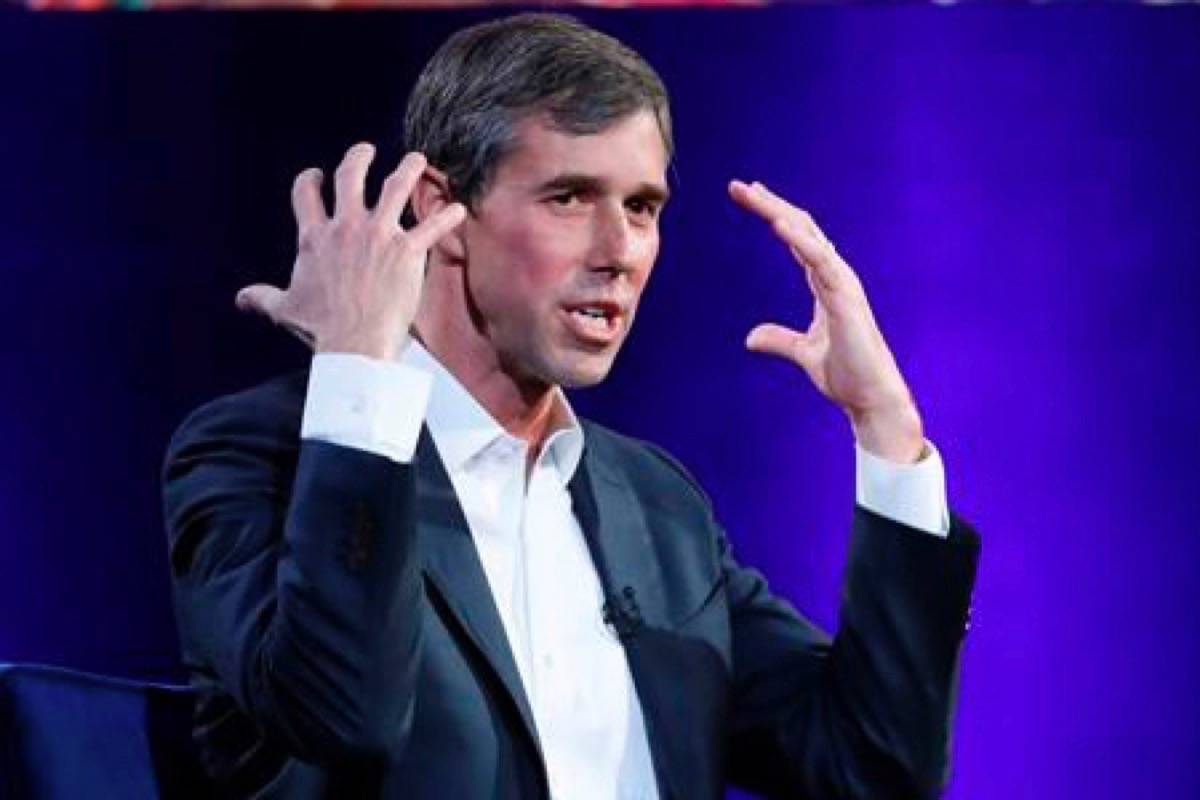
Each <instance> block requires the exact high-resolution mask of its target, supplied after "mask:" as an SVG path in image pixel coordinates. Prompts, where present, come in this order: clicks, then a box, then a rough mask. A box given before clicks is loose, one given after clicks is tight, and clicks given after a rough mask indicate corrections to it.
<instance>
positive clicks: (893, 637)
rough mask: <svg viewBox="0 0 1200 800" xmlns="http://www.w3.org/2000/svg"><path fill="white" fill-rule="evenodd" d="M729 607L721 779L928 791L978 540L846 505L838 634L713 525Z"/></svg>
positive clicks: (936, 773) (763, 785) (944, 750)
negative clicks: (728, 705)
mask: <svg viewBox="0 0 1200 800" xmlns="http://www.w3.org/2000/svg"><path fill="white" fill-rule="evenodd" d="M719 541H720V548H721V553H722V562H723V566H722V571H723V575H724V580H725V582H726V592H727V598H728V602H729V608H730V616H731V632H732V637H733V663H734V676H733V680H734V687H733V692H734V694H733V708H732V727H731V739H730V743H729V748H730V750H729V756H730V762H729V765H730V773H731V777H732V779H733V780H734V781H735V782H737V783H740V784H742V785H745V786H747V787H749V788H752V789H754V790H756V791H759V792H761V793H763V794H765V795H767V796H770V797H803V798H814V799H817V798H819V799H821V800H830V799H832V798H862V799H864V800H865V798H871V800H889V799H892V798H894V799H896V800H900V799H901V798H904V799H907V798H933V797H937V796H938V795H939V793H940V791H941V788H942V786H943V785H944V782H945V779H946V777H947V772H948V752H949V739H950V727H951V724H952V716H953V707H954V700H955V694H956V685H957V669H958V661H959V653H960V650H961V646H962V643H963V637H964V632H965V627H966V620H967V615H968V606H969V602H970V595H971V589H972V586H973V584H974V577H975V568H976V563H977V558H978V552H979V540H978V537H977V535H976V534H975V533H974V532H973V531H972V530H971V529H970V528H969V527H968V526H967V525H966V523H964V522H963V521H962V520H961V519H959V518H957V517H955V516H953V515H951V526H950V533H949V536H948V537H947V538H946V539H941V538H938V537H934V536H930V535H928V534H924V533H922V532H919V531H916V530H914V529H911V528H908V527H907V526H905V525H903V524H901V523H898V522H895V521H892V520H889V519H887V518H886V517H882V516H879V515H878V514H875V513H873V512H871V511H869V510H867V509H865V508H862V507H861V506H860V507H858V508H856V510H855V517H854V528H853V533H852V540H851V549H850V557H849V561H848V567H847V573H846V576H845V582H844V590H843V597H842V603H841V610H840V615H839V616H840V625H839V629H838V632H837V635H836V636H835V637H834V638H833V639H832V640H830V639H829V637H828V636H827V635H826V634H825V633H823V632H822V631H821V630H820V629H818V628H817V627H816V626H814V625H813V624H812V623H810V622H809V621H808V620H806V619H804V618H803V617H802V616H800V615H799V614H797V613H796V611H795V610H794V609H793V608H792V607H791V606H790V605H788V604H787V603H785V602H783V601H782V600H780V599H778V598H776V597H774V596H772V595H771V594H770V592H769V591H768V589H767V586H766V582H765V581H764V580H763V578H762V576H761V575H759V574H758V573H756V572H754V571H753V570H748V569H745V568H743V567H741V566H739V565H738V564H737V563H736V562H735V561H734V559H733V558H732V556H731V555H730V553H729V549H728V545H727V543H726V541H725V539H724V536H723V534H722V535H720V536H719Z"/></svg>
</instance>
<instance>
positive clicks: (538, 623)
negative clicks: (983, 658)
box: [165, 15, 977, 800]
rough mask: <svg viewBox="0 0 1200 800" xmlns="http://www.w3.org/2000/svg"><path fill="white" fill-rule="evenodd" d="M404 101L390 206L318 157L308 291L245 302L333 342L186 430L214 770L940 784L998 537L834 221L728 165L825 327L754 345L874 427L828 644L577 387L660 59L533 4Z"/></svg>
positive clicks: (186, 622)
mask: <svg viewBox="0 0 1200 800" xmlns="http://www.w3.org/2000/svg"><path fill="white" fill-rule="evenodd" d="M405 127H406V137H407V140H408V146H409V147H410V148H411V149H412V151H413V152H411V153H410V154H409V155H408V156H406V157H405V158H404V159H403V161H402V162H401V163H400V165H399V166H398V167H397V168H396V169H395V170H394V171H393V172H392V173H391V174H390V175H389V177H388V178H387V179H386V180H385V182H384V185H383V189H382V191H381V194H380V196H379V198H378V200H377V202H376V203H375V205H374V207H373V208H372V207H368V202H367V198H365V197H364V190H363V184H364V178H365V175H366V173H367V170H368V167H369V165H370V163H371V161H372V158H373V155H374V151H373V149H372V148H371V147H370V146H369V145H366V144H360V145H356V146H354V147H352V148H350V150H349V151H348V152H347V153H346V156H345V158H344V159H343V161H342V163H341V164H340V166H339V167H338V169H337V172H336V175H335V178H334V187H335V203H334V208H333V211H332V214H331V213H330V212H329V210H328V209H326V207H325V205H324V203H323V202H322V200H321V196H320V191H319V189H320V184H321V181H322V175H321V173H320V172H319V171H317V170H309V171H306V172H304V173H301V174H300V176H299V177H298V178H297V179H296V183H295V186H294V191H293V207H294V211H295V215H296V220H297V223H298V226H299V248H298V249H299V253H298V256H297V259H296V263H295V266H294V269H293V273H292V279H291V283H290V285H289V286H288V288H287V289H286V290H281V289H278V288H275V287H270V286H265V285H256V286H251V287H247V288H246V289H244V290H242V292H240V293H239V295H238V304H239V306H240V307H242V308H245V309H251V310H255V311H258V312H261V313H263V314H265V315H266V316H268V317H269V318H271V319H272V320H273V321H274V322H276V323H277V324H279V325H282V326H285V327H287V328H288V329H290V330H292V331H293V332H296V333H298V334H299V335H301V336H302V337H303V338H304V339H305V340H306V341H308V342H309V343H310V344H311V345H312V347H313V349H314V350H315V355H314V358H313V363H312V368H311V372H310V374H307V375H303V374H302V375H298V376H289V377H285V378H282V379H279V380H276V381H273V382H270V383H268V384H265V385H263V386H260V387H258V388H255V389H252V390H250V391H248V392H244V393H241V394H238V395H234V396H231V397H226V398H222V399H220V400H218V401H216V402H214V403H211V404H209V405H207V406H205V407H204V408H202V409H200V410H199V411H198V412H196V413H195V414H193V415H192V417H190V418H189V420H188V421H187V422H186V423H185V424H184V425H183V426H182V428H181V429H180V431H179V432H178V433H177V434H176V436H175V438H174V440H173V442H172V444H171V448H170V452H169V454H168V459H167V466H166V474H165V481H166V488H165V506H166V515H167V521H168V526H169V529H170V536H171V564H172V568H173V570H174V580H175V593H176V606H177V612H178V618H179V623H180V630H181V633H182V638H183V647H184V656H185V659H186V662H187V664H188V666H189V668H190V669H191V671H192V674H193V676H194V677H193V682H194V684H195V686H196V687H197V688H198V689H199V691H200V696H201V700H200V703H199V707H198V710H197V717H196V733H197V735H198V737H199V739H200V741H201V743H202V745H203V747H204V751H205V754H206V757H207V761H208V768H209V771H210V772H211V773H212V774H213V775H214V776H215V777H216V778H217V779H218V780H219V781H221V782H222V783H223V784H224V785H225V786H226V787H227V788H228V791H229V793H230V794H232V795H239V796H260V797H303V798H308V797H339V798H340V797H364V798H366V797H385V798H392V797H395V798H400V797H404V798H409V797H416V798H426V797H428V798H434V797H437V798H492V797H504V798H508V797H511V798H527V797H546V796H550V797H554V798H570V799H571V800H574V798H668V797H670V798H687V799H688V800H690V799H691V798H716V797H720V796H721V794H722V792H723V789H724V786H725V785H726V783H727V782H736V783H739V784H742V785H745V786H748V787H750V788H752V789H756V790H759V791H762V792H764V793H767V794H770V795H773V796H786V797H809V798H833V797H839V798H840V797H856V798H866V797H870V798H892V797H930V796H933V795H935V794H936V793H937V792H938V789H939V786H940V783H941V781H942V780H943V779H944V775H945V770H946V753H947V746H948V726H949V718H950V714H951V709H952V703H953V685H954V682H955V673H956V663H957V657H958V652H959V648H960V645H961V641H962V636H963V629H964V623H965V616H966V609H967V603H968V600H969V594H970V589H971V585H972V581H973V576H974V565H975V557H976V552H977V540H976V538H975V537H974V534H972V533H971V532H970V531H968V530H967V529H966V528H965V526H964V525H963V524H962V523H960V522H959V521H957V520H956V519H951V518H950V517H949V515H948V513H947V511H946V509H945V500H944V497H943V496H942V492H943V490H942V489H941V485H940V482H941V474H940V469H941V467H940V462H938V460H937V455H936V452H935V451H933V450H932V449H931V448H930V447H929V446H928V444H927V443H926V441H925V439H924V435H923V431H922V427H921V420H920V416H919V414H918V413H917V410H916V407H915V405H914V403H913V400H912V398H911V396H910V395H909V392H908V389H907V388H906V386H905V383H904V381H903V379H902V377H901V375H900V373H899V371H898V370H897V368H896V364H895V362H894V360H893V359H892V356H891V354H890V353H889V351H888V348H887V346H886V344H885V343H884V340H883V338H882V336H881V335H880V333H879V331H878V329H877V328H876V326H875V323H874V321H873V319H872V316H871V312H870V307H869V305H868V303H867V299H866V297H865V295H864V293H863V289H862V286H861V285H860V283H859V281H858V280H857V278H856V277H855V275H854V273H853V271H852V270H851V268H850V267H849V265H847V264H846V263H845V262H844V261H842V260H841V259H840V258H839V257H838V255H837V253H836V252H835V250H834V248H833V246H832V245H831V244H830V243H829V242H828V241H827V240H826V239H825V237H824V236H823V235H822V233H821V231H820V229H819V228H818V227H817V226H816V224H815V222H813V220H812V219H811V218H810V217H809V216H808V215H806V214H805V213H804V212H802V211H800V210H799V209H797V208H795V207H793V206H791V205H790V204H789V203H787V202H786V201H784V200H783V199H781V198H779V197H778V196H776V195H774V194H773V193H772V192H771V191H770V190H769V189H767V188H766V187H764V186H762V185H761V184H757V183H754V184H746V183H742V182H738V181H734V182H732V183H731V184H730V193H731V195H732V198H733V199H734V200H735V201H736V202H737V203H739V204H740V205H741V206H743V207H744V208H746V209H747V210H749V211H750V212H752V213H754V214H757V215H759V216H761V217H762V218H763V219H765V220H766V221H767V222H769V223H770V224H771V226H772V228H773V230H774V231H775V233H776V234H777V235H778V236H779V237H780V238H782V239H783V240H784V241H785V242H786V243H787V244H788V246H789V247H790V248H791V250H792V252H793V253H794V254H795V256H796V258H797V260H798V261H799V262H800V264H801V265H802V266H803V268H804V269H805V272H806V275H807V277H808V282H809V285H810V287H811V288H812V291H813V293H814V296H815V313H814V318H813V323H812V325H811V327H810V328H809V329H808V330H807V331H806V332H797V331H790V330H787V329H785V328H782V327H779V326H774V325H767V326H761V327H759V328H757V329H756V330H755V331H753V332H752V333H751V335H750V337H749V339H748V341H747V345H748V346H749V347H750V348H751V349H753V350H759V351H764V352H769V353H774V354H776V355H779V356H782V357H785V358H788V359H790V360H792V361H794V362H795V363H796V364H797V365H799V366H800V368H802V369H804V370H805V371H806V372H807V373H808V375H809V376H810V377H811V378H812V380H813V382H814V383H815V384H816V386H817V387H818V389H819V390H820V391H822V392H823V393H824V394H826V395H827V396H828V397H829V398H830V399H831V400H833V401H834V402H835V403H837V404H838V405H839V406H840V407H842V408H843V409H844V410H845V411H846V413H847V415H848V417H849V418H850V421H851V423H852V428H853V431H854V435H855V438H856V440H857V443H858V446H859V459H860V465H859V472H860V481H859V489H858V491H859V507H858V509H857V510H856V518H855V536H854V544H853V549H852V553H851V558H850V564H849V569H848V574H847V588H846V600H845V603H844V605H843V609H842V614H841V620H842V622H841V629H840V631H839V634H838V636H837V638H836V639H834V640H833V641H832V642H830V640H829V639H828V637H826V636H825V635H824V634H823V633H821V632H820V631H819V630H817V629H816V628H815V627H814V626H812V625H811V624H810V623H808V622H807V621H806V620H804V619H803V618H802V617H800V616H799V615H798V614H797V613H796V612H795V611H794V610H793V609H791V608H790V607H789V606H788V605H787V604H785V603H784V602H782V601H781V600H779V599H777V598H774V597H773V596H772V595H771V594H770V593H769V592H768V591H767V588H766V586H765V583H764V582H763V580H762V578H761V577H760V576H758V575H757V574H756V573H754V572H752V571H749V570H746V569H744V568H742V567H741V566H739V565H738V564H737V563H736V561H735V560H734V559H733V557H732V556H731V554H730V552H729V547H728V544H727V542H726V539H725V536H724V533H723V532H722V530H721V528H720V527H719V525H718V524H717V523H716V522H715V521H714V519H713V517H712V514H711V510H710V509H709V507H708V504H707V501H706V500H705V498H704V496H703V494H702V492H701V491H700V490H699V488H698V487H697V486H696V485H695V484H694V482H693V481H692V479H691V478H690V477H689V476H688V475H687V474H686V473H685V472H684V471H683V470H682V469H681V468H680V467H679V466H678V465H677V464H676V463H675V462H674V461H672V460H671V459H670V458H669V457H668V456H666V455H665V454H663V453H662V452H660V451H658V450H657V449H655V448H653V447H651V446H649V445H646V444H643V443H639V442H635V441H632V440H630V439H627V438H624V437H621V436H619V435H617V434H615V433H613V432H611V431H608V430H605V429H603V428H601V427H599V426H596V425H594V424H591V423H588V422H585V421H581V420H578V419H576V417H575V416H574V414H573V413H572V412H571V409H570V406H569V404H568V403H567V400H566V398H565V396H564V395H563V393H562V391H561V388H560V387H563V386H568V387H570V386H575V387H578V386H587V385H591V384H594V383H596V382H598V381H600V380H601V379H602V378H603V377H604V376H605V374H606V373H607V372H608V370H609V368H610V366H611V365H612V362H613V359H614V357H615V356H616V353H617V350H618V349H619V347H620V345H621V342H622V341H623V339H624V337H625V335H626V334H627V333H628V331H629V328H630V325H631V324H632V322H633V317H634V313H635V311H636V308H637V302H638V298H639V296H640V294H641V292H642V289H643V288H644V287H645V284H646V281H647V279H648V278H649V275H650V271H651V268H652V267H653V264H654V261H655V257H656V255H657V251H658V245H659V240H658V220H659V216H660V214H661V213H662V209H663V206H664V205H665V203H666V202H667V196H668V186H667V182H666V177H665V176H666V170H667V166H668V162H669V159H670V154H671V125H670V114H669V109H668V105H667V98H666V93H665V90H664V89H663V87H662V84H661V81H660V80H659V79H658V77H657V75H655V74H654V72H653V71H652V70H651V69H650V67H649V66H648V65H646V64H645V63H644V62H643V61H642V60H641V58H640V57H638V56H637V55H636V54H634V53H632V52H631V51H629V50H628V49H626V48H624V47H623V46H622V45H620V44H619V43H617V42H615V41H614V40H612V39H610V38H609V37H607V36H604V35H602V34H600V33H598V32H595V31H593V30H590V29H588V28H586V27H584V26H582V25H580V24H579V23H576V22H573V21H570V20H567V19H564V18H560V17H553V16H546V15H522V16H516V17H511V18H509V19H505V20H501V21H498V22H493V23H488V24H484V25H479V26H476V27H473V28H470V29H467V30H464V31H461V32H460V33H458V34H456V35H455V36H454V37H452V38H451V39H450V40H449V41H448V42H447V43H446V44H445V45H444V46H443V47H442V49H441V50H440V51H439V52H438V53H437V54H436V55H435V56H434V58H433V59H432V60H431V62H430V63H429V65H428V66H427V67H426V69H425V71H424V73H423V74H422V76H421V78H420V80H419V81H418V83H417V86H416V87H415V88H414V90H413V94H412V96H411V98H410V101H409V108H408V112H407V116H406V125H405ZM406 209H407V211H408V214H406ZM402 215H405V216H406V219H405V220H404V221H402Z"/></svg>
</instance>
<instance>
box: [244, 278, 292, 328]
mask: <svg viewBox="0 0 1200 800" xmlns="http://www.w3.org/2000/svg"><path fill="white" fill-rule="evenodd" d="M283 298H284V293H283V291H282V290H281V289H279V288H278V287H275V286H271V285H269V284H265V283H256V284H254V285H253V286H247V287H245V288H243V289H241V290H240V291H239V292H238V293H237V297H236V298H234V304H235V305H236V306H237V307H238V310H239V311H253V312H255V313H258V314H262V315H263V316H264V317H267V318H269V319H270V320H271V321H272V322H278V320H279V310H280V309H281V308H282V307H283Z"/></svg>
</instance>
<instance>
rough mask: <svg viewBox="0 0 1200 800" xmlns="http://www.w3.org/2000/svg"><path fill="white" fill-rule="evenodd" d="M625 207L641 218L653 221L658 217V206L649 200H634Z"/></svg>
mask: <svg viewBox="0 0 1200 800" xmlns="http://www.w3.org/2000/svg"><path fill="white" fill-rule="evenodd" d="M625 207H626V208H628V209H629V210H630V211H632V212H633V213H634V214H636V215H637V216H639V217H648V218H650V219H653V218H654V217H656V216H658V206H657V205H656V204H654V203H651V202H650V201H649V200H638V199H633V200H630V201H629V202H628V203H626V204H625Z"/></svg>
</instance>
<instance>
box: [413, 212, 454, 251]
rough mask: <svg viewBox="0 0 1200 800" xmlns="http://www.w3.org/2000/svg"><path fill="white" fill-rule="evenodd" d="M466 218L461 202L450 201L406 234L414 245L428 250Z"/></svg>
mask: <svg viewBox="0 0 1200 800" xmlns="http://www.w3.org/2000/svg"><path fill="white" fill-rule="evenodd" d="M466 218H467V207H466V206H464V205H463V204H462V203H451V204H450V205H448V206H446V207H445V208H443V209H441V210H439V211H438V212H437V213H436V214H434V215H433V216H431V217H427V218H426V219H425V221H424V222H422V223H421V224H420V225H418V226H417V227H415V228H413V229H412V230H411V231H409V232H408V236H409V238H410V241H411V242H412V244H413V246H414V247H416V248H418V249H420V250H428V249H430V248H431V247H433V246H434V245H435V244H437V242H438V241H439V240H440V239H441V238H442V237H443V236H445V235H446V234H447V233H449V232H450V231H452V230H454V229H455V228H457V227H458V226H459V225H460V224H461V223H462V221H463V220H464V219H466Z"/></svg>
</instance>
